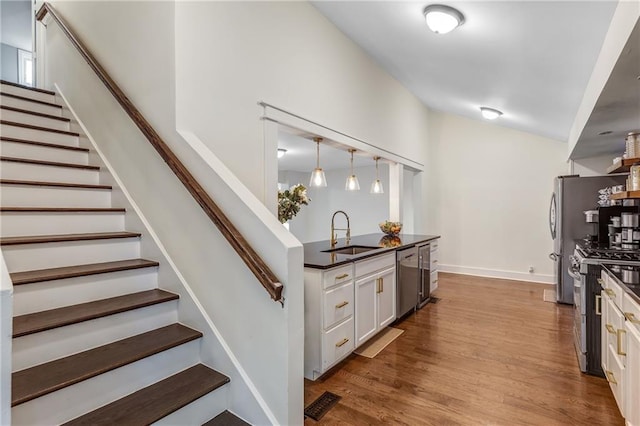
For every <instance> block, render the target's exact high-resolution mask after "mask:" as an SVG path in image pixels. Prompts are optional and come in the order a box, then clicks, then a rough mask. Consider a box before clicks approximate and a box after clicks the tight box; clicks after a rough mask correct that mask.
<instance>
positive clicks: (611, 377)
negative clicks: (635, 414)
mask: <svg viewBox="0 0 640 426" xmlns="http://www.w3.org/2000/svg"><path fill="white" fill-rule="evenodd" d="M607 361H608V365H607V370H606V371H605V372H604V374H605V376H606V378H607V381H608V382H609V386H610V387H611V391H612V392H613V396H614V397H615V399H616V403H617V404H618V408H619V409H620V413H621V414H622V416H623V417H624V416H625V407H624V387H625V375H624V373H625V372H624V367H623V365H622V364H621V363H620V360H618V358H617V356H616V354H615V349H614V348H612V347H611V346H609V352H608V354H607Z"/></svg>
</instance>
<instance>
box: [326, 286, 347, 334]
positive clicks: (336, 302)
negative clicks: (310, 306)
mask: <svg viewBox="0 0 640 426" xmlns="http://www.w3.org/2000/svg"><path fill="white" fill-rule="evenodd" d="M323 304H324V319H323V326H324V328H325V329H326V328H330V327H331V326H333V325H334V324H335V323H337V322H339V321H342V320H343V319H345V318H347V317H349V316H351V315H353V281H349V282H348V283H347V284H344V285H341V286H339V287H336V288H332V289H331V290H328V291H325V293H324V303H323Z"/></svg>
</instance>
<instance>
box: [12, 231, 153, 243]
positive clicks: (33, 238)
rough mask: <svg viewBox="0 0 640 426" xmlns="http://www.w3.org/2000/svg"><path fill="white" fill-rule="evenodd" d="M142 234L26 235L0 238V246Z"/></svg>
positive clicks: (103, 238)
mask: <svg viewBox="0 0 640 426" xmlns="http://www.w3.org/2000/svg"><path fill="white" fill-rule="evenodd" d="M141 235H142V234H140V233H139V232H126V231H118V232H94V233H85V234H56V235H27V236H18V237H1V238H0V246H11V245H16V244H41V243H60V242H68V241H87V240H107V239H114V238H136V237H140V236H141Z"/></svg>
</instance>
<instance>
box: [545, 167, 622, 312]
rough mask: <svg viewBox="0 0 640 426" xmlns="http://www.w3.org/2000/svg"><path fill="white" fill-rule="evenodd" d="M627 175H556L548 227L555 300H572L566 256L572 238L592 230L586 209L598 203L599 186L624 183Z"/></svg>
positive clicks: (573, 242)
mask: <svg viewBox="0 0 640 426" xmlns="http://www.w3.org/2000/svg"><path fill="white" fill-rule="evenodd" d="M625 179H626V175H613V176H588V177H580V176H576V175H573V176H558V177H557V178H555V180H554V190H553V194H552V196H551V205H550V206H549V228H550V230H551V237H552V238H553V253H551V254H550V255H549V257H550V258H551V260H553V261H554V267H553V275H554V280H555V285H556V299H557V301H558V303H567V304H573V278H571V276H570V275H569V272H568V271H567V268H569V266H571V261H570V259H569V257H570V256H571V255H572V254H573V250H574V249H575V240H577V239H581V238H584V237H585V236H586V235H587V234H594V233H595V232H597V231H596V228H595V226H594V224H592V223H587V221H586V219H585V215H584V211H585V210H593V209H595V208H596V207H597V206H598V196H599V194H598V190H599V189H600V188H605V187H608V186H614V185H623V184H624V183H625Z"/></svg>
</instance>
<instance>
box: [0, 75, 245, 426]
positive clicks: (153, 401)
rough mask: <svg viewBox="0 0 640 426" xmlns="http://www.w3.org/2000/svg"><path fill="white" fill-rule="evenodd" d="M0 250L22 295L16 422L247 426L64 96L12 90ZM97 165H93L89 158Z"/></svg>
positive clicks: (2, 158) (7, 87)
mask: <svg viewBox="0 0 640 426" xmlns="http://www.w3.org/2000/svg"><path fill="white" fill-rule="evenodd" d="M0 115H1V117H0V118H1V120H0V122H1V124H0V126H1V128H0V179H1V180H0V246H1V248H2V254H3V256H4V259H5V261H6V264H7V267H8V270H9V273H10V274H11V280H12V281H13V285H14V298H13V315H14V319H13V321H14V324H13V336H14V337H13V348H12V350H13V356H12V367H13V375H12V405H13V408H12V423H13V424H24V425H36V424H38V425H41V424H61V423H66V422H70V424H113V425H115V424H122V425H123V424H126V425H136V424H149V423H154V422H158V423H159V424H180V425H191V424H203V423H205V422H207V421H209V420H210V419H213V418H214V417H216V416H218V415H220V416H218V417H217V420H216V419H213V420H211V421H209V422H208V423H207V424H210V425H215V424H233V425H236V424H237V425H242V424H246V423H244V422H242V421H241V420H240V419H238V418H236V417H234V416H233V415H232V414H230V413H228V412H227V411H225V409H226V407H227V406H228V401H227V398H228V397H229V396H228V395H227V388H228V386H229V385H227V383H228V382H229V379H228V378H227V377H226V376H224V375H223V374H221V373H218V372H217V371H215V370H213V369H212V368H210V367H208V366H205V365H203V364H201V363H200V359H201V356H200V353H201V345H202V344H203V342H202V338H201V337H202V333H200V332H199V331H198V330H193V329H191V328H189V327H187V326H185V325H183V324H181V323H180V317H179V314H178V304H179V303H180V300H179V296H178V295H177V294H173V293H170V292H167V291H164V290H162V289H159V288H158V268H159V267H161V266H159V263H158V262H155V261H153V260H149V259H142V258H141V238H144V235H141V234H139V233H134V232H127V230H126V229H125V209H124V208H120V207H119V206H114V205H112V197H111V192H112V188H111V187H110V186H108V185H104V184H101V178H102V177H104V176H105V173H107V171H106V170H103V169H101V168H100V167H99V166H94V165H91V164H89V159H90V157H92V155H94V154H95V153H92V152H91V150H92V148H91V147H90V146H80V144H81V142H80V140H81V138H80V135H79V134H78V133H75V132H73V131H71V130H70V128H71V126H72V124H73V120H72V119H70V118H68V117H67V115H68V110H67V109H66V108H64V107H63V105H62V104H61V101H60V98H59V97H57V96H56V95H55V94H54V93H52V92H47V91H42V90H34V89H28V88H24V87H19V86H18V85H14V84H11V83H6V82H3V83H2V84H1V89H0ZM90 154H92V155H90Z"/></svg>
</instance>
